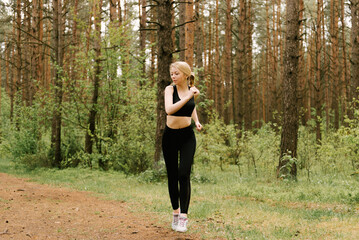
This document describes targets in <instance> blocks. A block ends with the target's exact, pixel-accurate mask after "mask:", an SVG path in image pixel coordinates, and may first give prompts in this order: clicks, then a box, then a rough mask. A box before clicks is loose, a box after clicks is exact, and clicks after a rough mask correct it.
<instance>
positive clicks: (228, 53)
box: [222, 0, 232, 124]
mask: <svg viewBox="0 0 359 240" xmlns="http://www.w3.org/2000/svg"><path fill="white" fill-rule="evenodd" d="M226 4H227V8H226V31H225V47H224V54H223V55H224V61H223V68H222V69H223V77H224V82H225V87H224V122H225V123H226V124H229V122H230V115H231V113H230V112H231V109H232V108H231V106H230V104H229V103H230V101H231V100H232V91H231V89H232V81H231V77H232V12H231V10H232V6H231V4H232V1H231V0H226Z"/></svg>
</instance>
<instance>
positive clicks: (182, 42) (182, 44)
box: [179, 2, 187, 61]
mask: <svg viewBox="0 0 359 240" xmlns="http://www.w3.org/2000/svg"><path fill="white" fill-rule="evenodd" d="M186 5H187V4H186V3H184V2H183V3H181V4H180V6H179V22H180V24H183V23H184V22H186V13H187V11H186V8H187V7H186ZM185 49H186V25H182V26H180V27H179V50H180V54H179V55H180V56H179V60H180V61H185V60H186V50H185Z"/></svg>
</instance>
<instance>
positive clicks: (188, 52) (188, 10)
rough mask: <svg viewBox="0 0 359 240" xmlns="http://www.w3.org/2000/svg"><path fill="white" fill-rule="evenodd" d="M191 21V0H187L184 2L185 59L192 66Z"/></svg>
mask: <svg viewBox="0 0 359 240" xmlns="http://www.w3.org/2000/svg"><path fill="white" fill-rule="evenodd" d="M190 21H193V0H187V3H186V22H187V24H186V34H185V35H186V41H185V42H186V46H185V48H186V51H185V61H186V62H187V63H188V64H189V65H190V66H191V68H192V67H193V63H194V62H193V52H194V23H193V22H190Z"/></svg>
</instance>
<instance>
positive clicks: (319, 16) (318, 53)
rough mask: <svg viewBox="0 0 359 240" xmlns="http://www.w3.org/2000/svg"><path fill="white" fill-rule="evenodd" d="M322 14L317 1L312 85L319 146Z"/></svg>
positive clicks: (319, 3) (321, 3)
mask: <svg viewBox="0 0 359 240" xmlns="http://www.w3.org/2000/svg"><path fill="white" fill-rule="evenodd" d="M322 14H323V0H318V1H317V25H316V28H315V29H316V32H315V36H316V39H315V42H316V48H315V49H316V50H315V56H316V67H315V72H316V74H315V81H316V82H315V83H314V89H315V96H314V98H315V109H316V118H315V122H316V131H315V132H316V140H317V143H318V144H319V143H320V142H321V140H322V134H321V129H320V125H321V122H322V120H321V119H322V101H321V99H322V84H321V82H322V67H321V62H322V60H321V59H322V54H321V53H322V34H321V33H322Z"/></svg>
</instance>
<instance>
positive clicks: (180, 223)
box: [179, 218, 187, 227]
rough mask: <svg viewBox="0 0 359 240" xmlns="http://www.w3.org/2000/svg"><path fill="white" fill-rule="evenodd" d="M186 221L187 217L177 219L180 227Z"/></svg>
mask: <svg viewBox="0 0 359 240" xmlns="http://www.w3.org/2000/svg"><path fill="white" fill-rule="evenodd" d="M186 223H187V218H181V219H180V221H179V225H180V227H185V226H186Z"/></svg>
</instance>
